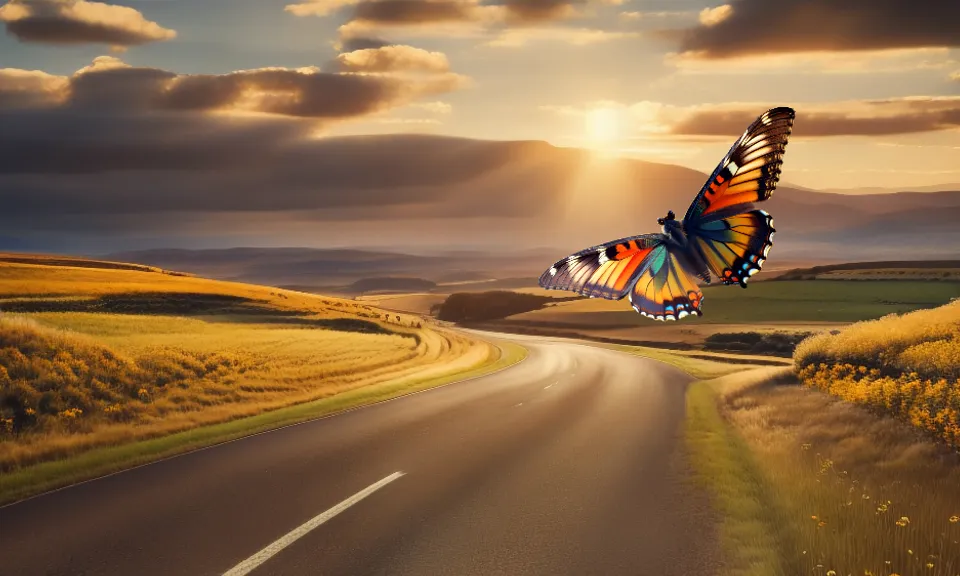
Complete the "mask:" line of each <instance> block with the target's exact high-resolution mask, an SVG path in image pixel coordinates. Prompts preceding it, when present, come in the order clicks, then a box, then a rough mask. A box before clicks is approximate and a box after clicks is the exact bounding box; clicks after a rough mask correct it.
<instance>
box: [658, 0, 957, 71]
mask: <svg viewBox="0 0 960 576" xmlns="http://www.w3.org/2000/svg"><path fill="white" fill-rule="evenodd" d="M957 22H960V2H951V1H937V2H926V3H923V5H922V6H921V5H919V4H916V3H914V2H909V1H907V0H844V2H842V3H841V2H837V1H836V0H777V1H776V2H771V1H770V0H738V1H737V2H735V3H732V4H729V5H723V6H718V7H713V8H706V9H704V10H703V11H702V12H701V13H700V22H699V26H694V27H691V28H686V29H684V30H681V31H679V32H678V33H675V34H673V36H674V37H676V38H677V39H679V43H680V50H679V51H680V52H686V53H689V54H690V55H692V56H695V57H698V58H707V59H723V58H737V57H743V56H749V55H755V54H764V53H774V52H781V53H795V52H812V51H858V50H883V49H888V48H929V47H956V46H960V34H957V25H956V23H957Z"/></svg>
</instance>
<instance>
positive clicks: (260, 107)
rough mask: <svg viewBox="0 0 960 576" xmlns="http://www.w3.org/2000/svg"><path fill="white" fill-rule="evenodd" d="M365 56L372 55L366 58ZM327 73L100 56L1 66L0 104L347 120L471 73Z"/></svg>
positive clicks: (441, 89) (439, 89)
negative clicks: (59, 65) (195, 70)
mask: <svg viewBox="0 0 960 576" xmlns="http://www.w3.org/2000/svg"><path fill="white" fill-rule="evenodd" d="M361 61H362V62H368V63H369V60H363V59H361ZM368 68H374V69H376V72H375V73H369V72H365V73H330V72H322V71H321V70H320V69H319V68H317V67H305V68H260V69H253V70H240V71H236V72H231V73H228V74H219V75H216V74H176V73H174V72H169V71H166V70H160V69H157V68H135V67H132V66H129V65H127V64H125V63H124V62H122V61H121V60H119V59H117V58H115V57H112V56H104V57H100V58H97V59H96V60H95V61H94V62H93V63H92V64H91V65H89V66H86V67H84V68H82V69H81V70H79V71H77V72H76V73H75V74H73V75H72V76H69V77H66V76H54V75H50V74H46V73H43V72H37V71H26V70H11V69H5V70H2V71H0V108H4V107H5V108H14V107H16V108H24V107H34V108H42V107H50V106H54V107H62V108H67V109H82V110H100V111H104V112H117V111H130V112H133V111H137V112H141V111H168V112H176V111H179V112H229V111H234V112H248V113H260V114H274V115H281V116H292V117H301V118H316V119H345V118H352V117H359V116H364V115H368V114H374V113H377V112H381V111H384V110H389V109H392V108H397V107H399V106H403V105H405V104H408V103H410V102H412V101H414V100H416V99H417V98H419V97H421V96H430V95H434V96H435V95H439V94H445V93H448V92H452V91H454V90H457V89H460V88H462V87H463V86H465V85H466V83H467V82H468V79H467V78H465V77H463V76H460V75H458V74H453V73H451V72H449V71H448V68H445V67H438V68H436V69H432V70H431V71H432V72H434V73H433V74H429V75H426V76H423V75H421V76H415V77H414V76H396V75H392V74H388V73H383V70H386V69H389V66H385V65H383V64H382V63H376V60H374V64H372V65H370V66H369V67H368Z"/></svg>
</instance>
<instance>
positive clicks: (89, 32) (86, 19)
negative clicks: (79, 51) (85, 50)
mask: <svg viewBox="0 0 960 576" xmlns="http://www.w3.org/2000/svg"><path fill="white" fill-rule="evenodd" d="M0 21H3V22H4V23H5V25H6V29H7V33H8V34H11V35H13V36H15V37H17V38H18V39H19V40H21V41H24V42H43V43H48V44H87V43H93V44H110V45H114V46H136V45H139V44H147V43H150V42H158V41H162V40H170V39H171V38H174V37H176V35H177V34H176V32H174V31H173V30H169V29H167V28H164V27H163V26H160V25H159V24H157V23H156V22H151V21H149V20H147V19H146V18H144V17H143V14H141V13H140V12H139V11H137V10H135V9H133V8H129V7H126V6H115V5H112V4H105V3H101V2H87V1H85V0H10V1H9V2H7V3H6V4H5V5H4V6H0Z"/></svg>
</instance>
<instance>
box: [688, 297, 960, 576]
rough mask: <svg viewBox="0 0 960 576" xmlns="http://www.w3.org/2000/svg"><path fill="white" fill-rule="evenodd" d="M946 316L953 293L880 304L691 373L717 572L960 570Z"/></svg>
mask: <svg viewBox="0 0 960 576" xmlns="http://www.w3.org/2000/svg"><path fill="white" fill-rule="evenodd" d="M958 329H960V303H952V304H948V305H946V306H943V307H941V308H939V309H935V310H929V311H919V312H914V313H911V314H907V315H904V316H891V317H887V318H882V319H880V320H876V321H871V322H863V323H860V324H855V325H853V326H851V327H849V328H847V329H845V330H843V331H840V332H839V333H836V334H831V333H822V334H820V335H817V336H814V337H812V338H810V339H808V340H806V341H805V342H804V343H802V344H801V345H800V346H799V347H798V349H797V352H796V356H795V360H794V361H795V370H796V372H795V370H794V369H791V368H760V369H752V370H747V371H740V372H736V373H732V374H727V375H725V376H721V377H719V378H714V379H710V380H701V381H699V382H696V383H694V384H693V385H692V386H691V388H690V389H689V391H688V396H687V407H688V420H687V428H686V436H687V441H688V443H687V445H688V447H689V450H690V453H691V457H692V462H693V465H694V467H695V469H696V471H697V476H698V478H699V480H700V481H701V482H702V483H703V485H705V486H706V487H707V488H708V489H709V491H710V492H711V494H712V495H713V498H714V502H715V505H716V506H717V508H718V510H719V511H720V512H721V514H722V521H721V538H722V540H723V541H722V545H723V549H724V550H725V551H726V552H727V555H728V557H727V559H726V564H725V567H724V570H723V573H724V574H735V575H757V576H770V575H795V574H816V575H823V576H845V575H851V574H853V575H858V576H859V575H871V576H893V575H897V576H908V575H926V576H957V575H960V452H958V451H957V445H956V443H955V437H954V436H952V435H945V434H944V432H948V431H951V430H952V429H951V428H948V425H952V424H951V422H953V420H951V419H952V418H953V417H954V415H955V414H956V412H955V410H956V409H957V404H955V402H956V399H957V390H958V373H957V364H956V363H957V362H958V361H960V355H958V354H957V352H956V349H955V348H954V345H955V344H956V342H957V335H958ZM861 367H863V369H862V370H861ZM797 373H799V375H800V376H801V377H803V379H804V382H806V384H807V385H803V384H802V383H801V381H800V380H799V379H798V378H797ZM918 428H919V429H920V430H918ZM921 431H922V432H921Z"/></svg>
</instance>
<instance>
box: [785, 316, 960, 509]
mask: <svg viewBox="0 0 960 576" xmlns="http://www.w3.org/2000/svg"><path fill="white" fill-rule="evenodd" d="M795 365H796V370H797V374H798V375H799V376H800V379H801V380H802V381H803V382H804V383H806V384H807V385H810V386H815V387H817V388H819V389H821V390H823V391H825V392H829V393H830V394H833V395H836V396H838V397H840V398H842V399H844V400H847V401H848V402H853V403H855V404H861V405H863V406H866V407H867V408H869V409H870V410H873V411H875V412H878V413H881V414H889V415H891V416H894V417H896V418H899V419H900V420H902V421H904V422H908V423H910V424H912V425H913V426H915V427H917V428H919V429H921V430H924V431H925V432H928V433H930V434H932V435H935V436H936V437H937V438H939V439H940V440H942V441H944V442H946V443H947V444H948V445H950V446H953V447H954V448H955V449H958V450H960V301H957V302H953V303H951V304H948V305H946V306H942V307H940V308H936V309H934V310H923V311H918V312H914V313H912V314H907V315H904V316H888V317H885V318H881V319H879V320H874V321H871V322H861V323H858V324H854V325H852V326H850V327H848V328H846V329H844V330H841V331H839V332H838V333H836V334H829V333H827V334H819V335H817V336H815V337H813V338H810V339H808V340H806V341H805V342H803V343H802V344H800V346H799V347H798V348H797V351H796V355H795ZM958 492H960V489H958Z"/></svg>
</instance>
